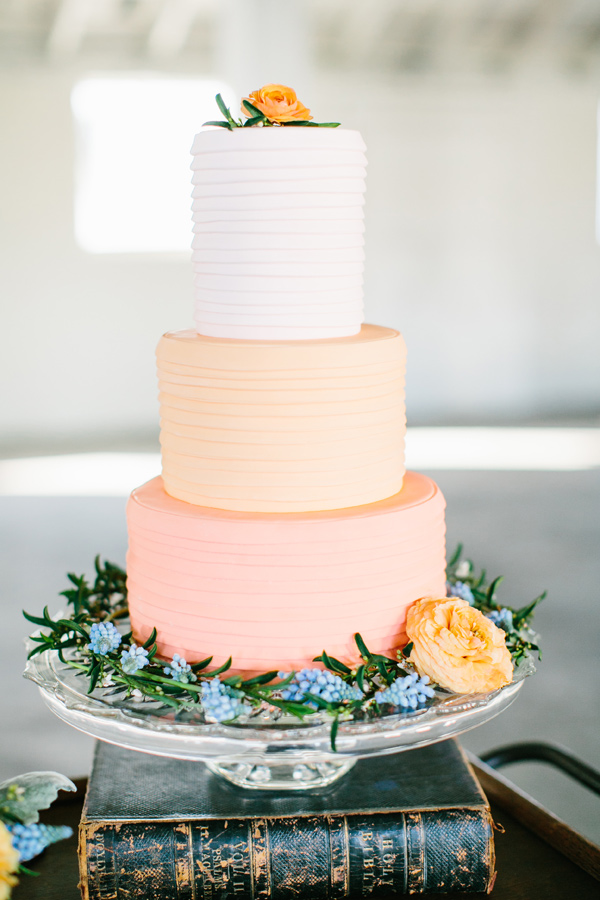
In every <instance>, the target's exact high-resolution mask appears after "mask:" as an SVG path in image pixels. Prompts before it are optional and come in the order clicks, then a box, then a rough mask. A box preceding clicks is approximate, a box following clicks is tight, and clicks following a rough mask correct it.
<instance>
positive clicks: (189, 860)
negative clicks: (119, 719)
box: [79, 740, 495, 900]
mask: <svg viewBox="0 0 600 900" xmlns="http://www.w3.org/2000/svg"><path fill="white" fill-rule="evenodd" d="M492 828H493V826H492V820H491V814H490V809H489V806H488V803H487V800H486V798H485V796H484V794H483V793H482V791H481V788H480V786H479V784H478V782H477V780H476V779H475V776H474V775H473V772H472V770H471V768H470V766H469V765H468V763H467V762H466V760H465V758H464V756H463V754H462V751H461V750H460V748H459V747H458V745H457V744H456V743H455V742H454V741H451V740H450V741H445V742H443V743H441V744H435V745H433V746H430V747H425V748H423V749H420V750H411V751H406V752H404V753H399V754H396V755H393V756H380V757H376V758H371V759H365V760H359V762H357V763H356V765H355V766H354V768H353V769H352V770H351V771H350V772H349V773H348V774H347V775H346V776H345V777H343V778H342V779H341V780H340V781H338V782H337V784H334V785H331V786H330V787H328V788H325V789H322V790H319V791H317V790H314V791H307V792H294V791H286V792H282V793H275V792H271V791H245V790H243V789H240V788H236V787H234V786H232V785H230V784H228V783H227V782H225V781H224V780H222V779H221V778H219V777H218V776H216V775H212V774H211V773H210V772H209V770H208V769H207V768H206V767H205V766H204V765H203V764H202V763H194V762H182V761H177V760H172V759H163V758H160V757H154V756H147V755H144V754H141V753H135V752H132V751H128V750H122V749H120V748H117V747H113V746H110V745H109V744H98V746H97V749H96V756H95V761H94V768H93V771H92V775H91V778H90V782H89V788H88V794H87V798H86V803H85V807H84V810H83V815H82V818H81V824H80V828H79V853H80V873H81V889H82V894H83V897H84V900H121V898H123V900H124V898H127V900H142V898H144V900H146V898H148V897H151V898H152V900H298V897H299V896H304V897H307V898H309V900H341V898H350V900H352V898H364V897H371V898H377V897H381V898H390V897H392V896H394V895H398V894H415V893H430V892H431V893H434V892H436V893H437V892H452V891H487V890H490V889H491V885H492V884H493V878H494V858H495V857H494V843H493V834H492Z"/></svg>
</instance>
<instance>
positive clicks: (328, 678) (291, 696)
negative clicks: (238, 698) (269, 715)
mask: <svg viewBox="0 0 600 900" xmlns="http://www.w3.org/2000/svg"><path fill="white" fill-rule="evenodd" d="M277 674H278V675H279V677H280V678H286V677H287V673H286V672H278V673H277ZM311 694H313V695H315V696H316V697H321V698H322V699H323V700H327V701H328V702H329V703H341V702H342V701H344V700H362V698H363V696H364V694H363V692H362V691H361V690H360V688H357V687H353V686H352V685H351V684H347V683H346V682H345V681H342V679H341V678H340V676H339V675H334V674H333V672H328V671H327V670H324V669H302V670H301V671H300V672H298V673H297V674H296V675H295V676H294V678H293V679H292V681H290V683H289V684H287V685H286V686H285V688H284V689H283V690H282V692H281V698H282V700H294V701H295V702H296V703H305V702H306V705H307V706H311V707H312V708H313V709H317V708H318V707H317V705H316V703H311V702H310V695H311Z"/></svg>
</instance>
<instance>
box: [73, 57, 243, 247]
mask: <svg viewBox="0 0 600 900" xmlns="http://www.w3.org/2000/svg"><path fill="white" fill-rule="evenodd" d="M219 92H220V93H221V94H223V97H224V98H225V100H226V102H227V103H229V104H231V103H232V102H233V100H232V92H231V90H230V89H229V88H228V87H227V86H226V85H224V84H222V83H219V82H216V81H207V80H199V79H193V80H192V79H181V78H164V77H156V76H147V77H144V76H139V75H138V76H130V77H119V78H113V77H94V78H86V79H84V80H83V81H80V82H78V84H76V85H75V87H74V89H73V92H72V95H71V106H72V110H73V115H74V118H75V126H76V137H77V143H76V153H77V156H76V160H77V163H76V165H77V170H76V171H77V177H76V190H75V238H76V241H77V243H78V244H79V246H80V247H81V248H82V249H83V250H86V251H88V252H89V253H156V252H164V253H172V252H186V251H188V250H189V247H190V244H191V238H192V229H191V213H190V204H191V199H190V195H191V190H192V188H191V172H190V168H189V166H190V159H191V158H190V148H191V146H192V139H193V136H194V134H196V133H197V132H198V131H199V129H200V126H201V125H202V123H203V122H205V121H206V120H207V119H214V118H220V115H219V113H218V109H217V106H216V104H215V94H217V93H219Z"/></svg>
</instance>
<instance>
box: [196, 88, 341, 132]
mask: <svg viewBox="0 0 600 900" xmlns="http://www.w3.org/2000/svg"><path fill="white" fill-rule="evenodd" d="M215 100H216V101H217V106H218V107H219V110H220V111H221V113H222V114H223V117H224V118H223V119H218V120H211V121H210V122H203V123H202V125H203V126H204V125H218V127H219V128H227V129H228V131H233V130H234V129H236V128H252V127H253V126H254V125H260V126H261V127H271V126H285V127H286V128H287V127H288V126H296V127H301V126H304V127H309V128H338V127H339V124H340V123H339V122H312V121H308V119H295V120H294V121H293V122H271V121H270V120H269V119H268V118H267V117H266V116H265V114H264V113H263V112H261V111H260V109H259V108H258V107H257V106H254V104H253V103H250V101H249V100H242V107H243V109H244V114H245V115H247V116H248V118H247V119H246V121H245V122H243V121H242V119H241V118H240V119H234V118H233V116H232V115H231V110H230V109H229V107H228V106H227V105H226V103H225V101H224V100H223V98H222V96H221V95H220V94H217V96H216V97H215Z"/></svg>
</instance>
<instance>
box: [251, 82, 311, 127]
mask: <svg viewBox="0 0 600 900" xmlns="http://www.w3.org/2000/svg"><path fill="white" fill-rule="evenodd" d="M244 100H248V101H249V102H250V103H251V104H252V105H253V106H255V107H256V108H257V109H259V110H260V111H261V113H263V115H265V116H266V117H267V119H268V120H269V122H295V121H299V120H303V121H308V120H310V119H312V116H311V114H310V109H307V108H306V106H304V104H303V103H300V101H299V100H298V98H297V96H296V91H295V90H294V89H293V88H291V87H287V86H286V85H285V84H265V86H264V87H261V88H259V89H258V90H257V91H252V93H251V94H250V95H249V96H248V97H244ZM242 112H243V113H244V115H245V116H249V115H250V114H249V113H248V111H247V110H246V109H245V108H244V105H243V103H242Z"/></svg>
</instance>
